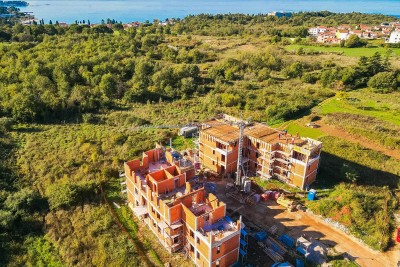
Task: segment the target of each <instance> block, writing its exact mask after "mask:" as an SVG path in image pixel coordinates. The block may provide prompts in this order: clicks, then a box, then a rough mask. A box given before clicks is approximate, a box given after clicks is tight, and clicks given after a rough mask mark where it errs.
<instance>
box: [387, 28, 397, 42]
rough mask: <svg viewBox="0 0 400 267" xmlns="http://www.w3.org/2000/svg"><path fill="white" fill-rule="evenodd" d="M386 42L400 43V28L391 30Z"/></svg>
mask: <svg viewBox="0 0 400 267" xmlns="http://www.w3.org/2000/svg"><path fill="white" fill-rule="evenodd" d="M388 43H390V44H399V43H400V30H396V31H393V32H392V33H391V34H390V37H389V40H388Z"/></svg>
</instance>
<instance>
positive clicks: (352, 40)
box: [345, 34, 367, 48]
mask: <svg viewBox="0 0 400 267" xmlns="http://www.w3.org/2000/svg"><path fill="white" fill-rule="evenodd" d="M366 44H367V43H366V41H364V40H362V39H361V38H360V37H358V35H356V34H352V35H350V36H349V38H348V39H347V40H346V44H345V45H346V47H348V48H353V47H362V46H365V45H366Z"/></svg>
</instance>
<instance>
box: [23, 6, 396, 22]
mask: <svg viewBox="0 0 400 267" xmlns="http://www.w3.org/2000/svg"><path fill="white" fill-rule="evenodd" d="M27 1H28V2H29V4H30V5H29V6H28V7H24V8H21V11H24V12H33V14H34V15H35V17H36V18H38V19H44V20H45V22H46V23H47V22H48V21H49V20H52V21H53V22H54V21H59V22H67V23H72V22H74V21H75V20H90V21H91V22H92V23H98V22H100V21H101V20H102V19H107V18H110V19H115V20H117V21H122V22H132V21H146V20H149V21H153V19H161V20H164V19H166V18H183V17H185V16H187V15H190V14H200V13H210V14H217V13H246V14H258V13H268V12H272V11H292V12H298V11H321V10H329V11H332V12H340V13H344V12H362V13H376V14H385V15H395V16H398V17H399V16H400V0H364V1H361V0H322V1H321V0H172V1H171V0H33V1H29V0H27Z"/></svg>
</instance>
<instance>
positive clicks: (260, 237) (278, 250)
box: [254, 231, 294, 262]
mask: <svg viewBox="0 0 400 267" xmlns="http://www.w3.org/2000/svg"><path fill="white" fill-rule="evenodd" d="M254 237H255V239H256V240H257V244H258V245H259V246H260V247H261V248H262V250H263V251H264V253H265V254H267V255H268V256H269V257H270V258H271V259H272V260H273V261H274V262H282V261H283V260H284V256H285V255H286V254H287V253H288V249H287V248H286V246H285V243H284V242H282V241H280V240H278V239H275V238H274V237H272V236H271V235H268V234H267V233H266V232H264V231H261V232H257V233H256V234H255V235H254ZM293 244H294V241H293Z"/></svg>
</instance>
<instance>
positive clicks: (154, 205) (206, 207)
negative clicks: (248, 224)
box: [124, 145, 241, 267]
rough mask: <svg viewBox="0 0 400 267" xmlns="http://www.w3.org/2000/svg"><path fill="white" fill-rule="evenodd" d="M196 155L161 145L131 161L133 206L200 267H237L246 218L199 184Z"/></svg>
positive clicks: (129, 189) (128, 166) (157, 233)
mask: <svg viewBox="0 0 400 267" xmlns="http://www.w3.org/2000/svg"><path fill="white" fill-rule="evenodd" d="M193 156H194V155H193V153H192V151H186V152H184V153H179V152H176V151H173V150H171V149H165V148H164V147H162V146H159V145H157V146H156V148H155V149H153V150H149V151H146V152H144V153H143V157H142V160H139V159H136V160H132V161H129V162H126V163H125V164H124V167H125V176H126V185H127V194H128V203H129V204H128V205H129V207H130V208H131V209H132V210H133V212H134V214H135V215H136V216H138V217H139V218H141V220H143V221H144V222H145V223H146V224H147V226H148V227H149V228H150V229H151V231H152V232H153V233H154V235H155V236H157V238H158V240H159V241H160V243H161V244H162V245H163V246H164V247H165V248H166V249H167V250H168V251H169V252H171V253H173V252H176V251H182V250H183V251H184V252H185V253H186V254H187V255H188V256H189V257H190V258H191V259H192V260H193V262H194V263H195V264H196V266H201V267H203V266H204V267H208V266H212V267H218V266H219V267H223V266H231V265H233V264H234V263H235V262H237V261H238V258H239V239H240V231H241V222H240V221H233V220H232V219H230V218H229V217H228V216H227V215H226V205H225V203H223V202H221V201H219V200H218V198H217V197H216V196H215V195H213V194H211V193H207V192H206V191H205V189H204V187H203V186H202V185H201V184H200V183H197V182H196V179H194V177H195V171H194V166H193Z"/></svg>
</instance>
